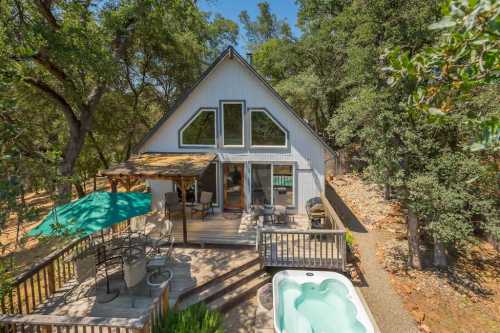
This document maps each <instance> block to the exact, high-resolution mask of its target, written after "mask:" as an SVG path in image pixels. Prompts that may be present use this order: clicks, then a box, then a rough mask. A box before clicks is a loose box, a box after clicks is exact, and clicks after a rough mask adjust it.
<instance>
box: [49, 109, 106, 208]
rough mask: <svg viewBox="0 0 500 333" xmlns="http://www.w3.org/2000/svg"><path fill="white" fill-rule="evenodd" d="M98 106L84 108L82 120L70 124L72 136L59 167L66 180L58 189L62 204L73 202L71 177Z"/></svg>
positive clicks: (81, 111) (81, 112)
mask: <svg viewBox="0 0 500 333" xmlns="http://www.w3.org/2000/svg"><path fill="white" fill-rule="evenodd" d="M96 105H97V104H96ZM96 105H94V107H93V108H91V107H85V108H82V109H81V110H80V114H81V117H80V120H79V121H77V120H72V121H70V122H69V124H70V126H69V133H70V136H69V140H68V142H67V143H66V146H65V147H64V151H63V159H62V161H61V164H60V166H59V171H60V173H61V176H62V177H63V178H64V179H63V181H62V182H61V184H60V185H59V189H58V194H59V201H61V202H68V201H69V200H71V184H72V182H71V177H72V176H73V171H74V168H75V164H76V161H77V160H78V156H80V153H81V151H82V149H83V145H84V144H85V136H86V135H87V134H88V133H89V131H90V128H91V126H92V115H93V112H94V110H95V107H96ZM77 190H78V188H77ZM79 194H80V193H79Z"/></svg>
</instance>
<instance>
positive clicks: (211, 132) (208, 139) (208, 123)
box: [180, 109, 216, 147]
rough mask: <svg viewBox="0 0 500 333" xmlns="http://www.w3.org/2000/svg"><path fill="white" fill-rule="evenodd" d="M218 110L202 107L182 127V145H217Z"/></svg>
mask: <svg viewBox="0 0 500 333" xmlns="http://www.w3.org/2000/svg"><path fill="white" fill-rule="evenodd" d="M215 124H216V112H215V110H213V109H201V110H200V111H198V113H196V114H195V116H194V117H193V118H191V120H190V121H188V122H187V124H186V125H184V127H183V128H182V129H181V132H180V140H181V146H196V147H215V142H216V125H215Z"/></svg>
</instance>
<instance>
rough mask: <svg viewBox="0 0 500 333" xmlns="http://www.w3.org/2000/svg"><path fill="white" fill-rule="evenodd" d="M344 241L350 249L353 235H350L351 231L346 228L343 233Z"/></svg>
mask: <svg viewBox="0 0 500 333" xmlns="http://www.w3.org/2000/svg"><path fill="white" fill-rule="evenodd" d="M345 242H346V243H347V246H348V247H349V248H350V249H352V246H353V244H354V237H353V236H352V233H351V231H350V230H346V233H345Z"/></svg>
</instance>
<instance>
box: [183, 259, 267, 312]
mask: <svg viewBox="0 0 500 333" xmlns="http://www.w3.org/2000/svg"><path fill="white" fill-rule="evenodd" d="M262 273H263V270H262V269H261V268H260V264H259V263H258V262H257V263H255V264H254V265H252V266H248V267H247V268H246V269H244V270H242V271H241V272H238V273H237V274H235V275H233V276H230V277H227V278H226V279H223V280H220V281H219V282H217V283H212V284H210V285H208V286H206V287H205V288H203V289H201V290H200V291H199V292H198V293H195V294H192V295H190V296H189V297H187V298H184V299H183V300H182V302H180V303H178V304H177V309H178V310H183V309H185V308H187V307H188V306H190V305H192V304H196V303H199V302H204V303H210V302H212V301H214V300H215V299H217V298H219V297H222V296H223V295H224V294H227V293H229V292H231V291H232V290H234V289H236V288H238V287H239V286H240V285H242V284H244V283H247V282H249V281H250V280H252V279H254V278H256V277H257V276H259V275H261V274H262Z"/></svg>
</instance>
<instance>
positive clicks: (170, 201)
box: [165, 192, 182, 220]
mask: <svg viewBox="0 0 500 333" xmlns="http://www.w3.org/2000/svg"><path fill="white" fill-rule="evenodd" d="M175 212H182V204H181V203H180V202H179V195H178V194H177V192H167V193H165V216H167V217H168V219H169V220H171V219H172V214H173V213H175Z"/></svg>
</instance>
